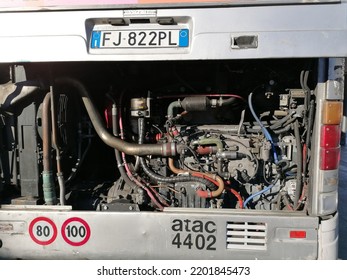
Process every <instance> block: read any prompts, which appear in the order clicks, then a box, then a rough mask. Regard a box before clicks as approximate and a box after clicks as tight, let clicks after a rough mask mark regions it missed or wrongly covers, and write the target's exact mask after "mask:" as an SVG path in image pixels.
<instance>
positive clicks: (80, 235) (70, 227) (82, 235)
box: [61, 217, 90, 246]
mask: <svg viewBox="0 0 347 280" xmlns="http://www.w3.org/2000/svg"><path fill="white" fill-rule="evenodd" d="M61 235H62V237H63V239H64V240H65V242H66V243H67V244H70V245H71V246H82V245H84V244H86V243H87V242H88V240H89V238H90V227H89V225H88V223H87V222H86V221H85V220H83V219H81V218H77V217H74V218H70V219H67V220H66V221H65V222H64V223H63V225H62V227H61Z"/></svg>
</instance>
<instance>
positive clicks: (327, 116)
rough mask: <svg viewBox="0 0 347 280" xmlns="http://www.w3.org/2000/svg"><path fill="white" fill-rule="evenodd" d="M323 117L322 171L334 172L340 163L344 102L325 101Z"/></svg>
mask: <svg viewBox="0 0 347 280" xmlns="http://www.w3.org/2000/svg"><path fill="white" fill-rule="evenodd" d="M322 115H323V118H322V126H321V135H320V136H321V141H320V147H321V149H320V169H321V170H334V169H337V168H338V167H339V163H340V137H341V128H340V124H341V120H342V102H341V101H325V102H324V104H323V110H322Z"/></svg>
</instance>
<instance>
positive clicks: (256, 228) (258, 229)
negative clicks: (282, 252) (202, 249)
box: [226, 222, 266, 250]
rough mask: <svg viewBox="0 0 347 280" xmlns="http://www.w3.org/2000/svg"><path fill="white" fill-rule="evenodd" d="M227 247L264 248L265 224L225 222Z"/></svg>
mask: <svg viewBox="0 0 347 280" xmlns="http://www.w3.org/2000/svg"><path fill="white" fill-rule="evenodd" d="M226 243H227V249H244V250H266V224H265V223H247V222H227V242H226Z"/></svg>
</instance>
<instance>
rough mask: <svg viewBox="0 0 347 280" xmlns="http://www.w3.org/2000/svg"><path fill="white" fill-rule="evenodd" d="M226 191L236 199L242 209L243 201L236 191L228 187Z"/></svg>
mask: <svg viewBox="0 0 347 280" xmlns="http://www.w3.org/2000/svg"><path fill="white" fill-rule="evenodd" d="M227 190H229V191H230V192H231V193H232V194H233V195H235V196H236V198H237V200H238V202H239V205H240V208H241V209H243V199H242V197H241V195H240V194H239V193H238V192H237V191H235V190H234V189H232V188H230V187H228V188H227Z"/></svg>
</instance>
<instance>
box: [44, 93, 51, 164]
mask: <svg viewBox="0 0 347 280" xmlns="http://www.w3.org/2000/svg"><path fill="white" fill-rule="evenodd" d="M50 114H51V95H50V93H47V94H46V96H45V98H44V99H43V102H42V157H43V159H42V163H43V170H44V171H48V170H52V162H51V156H52V155H51V147H52V138H51V115H50Z"/></svg>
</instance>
